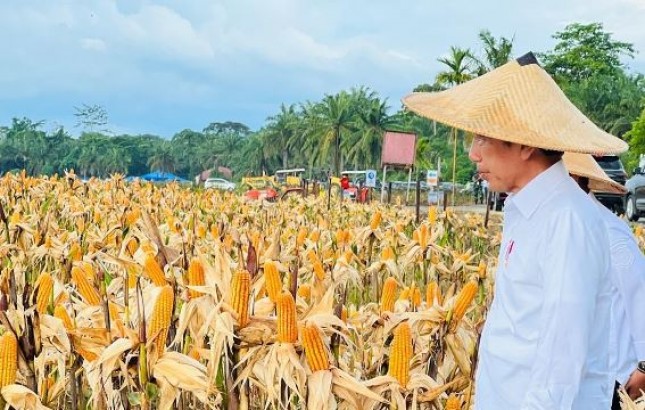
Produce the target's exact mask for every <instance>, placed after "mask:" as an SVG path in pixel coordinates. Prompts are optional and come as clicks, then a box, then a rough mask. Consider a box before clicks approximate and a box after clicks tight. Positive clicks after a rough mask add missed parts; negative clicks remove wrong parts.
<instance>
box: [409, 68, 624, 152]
mask: <svg viewBox="0 0 645 410" xmlns="http://www.w3.org/2000/svg"><path fill="white" fill-rule="evenodd" d="M403 104H404V105H405V106H406V107H408V108H409V109H410V110H412V111H413V112H415V113H417V114H419V115H421V116H424V117H427V118H430V119H433V120H436V121H439V122H441V123H444V124H447V125H449V126H452V127H455V128H459V129H462V130H464V131H467V132H472V133H474V134H479V135H483V136H486V137H490V138H495V139H499V140H503V141H509V142H514V143H519V144H523V145H528V146H532V147H537V148H543V149H550V150H557V151H570V152H580V153H588V154H596V155H600V154H619V153H622V152H625V151H627V148H628V146H627V144H626V143H625V142H624V141H622V140H620V139H619V138H616V137H614V136H613V135H611V134H608V133H606V132H604V131H603V130H601V129H600V128H598V127H597V126H596V125H595V124H594V123H593V122H592V121H591V120H589V119H588V118H587V117H585V115H584V114H582V113H581V112H580V110H578V109H577V108H576V107H575V106H574V105H573V104H572V103H571V102H570V101H569V100H568V99H567V97H566V96H565V95H564V93H563V92H562V90H560V88H559V87H558V85H557V84H556V83H555V81H553V79H552V78H551V77H550V76H549V74H548V73H547V72H546V71H544V69H542V68H541V67H540V66H539V65H537V64H529V65H525V66H521V65H520V64H518V63H517V62H516V61H511V62H509V63H507V64H505V65H503V66H501V67H499V68H497V69H495V70H493V71H491V72H489V73H487V74H485V75H483V76H481V77H477V78H475V79H474V80H471V81H468V82H467V83H464V84H461V85H458V86H456V87H454V88H451V89H449V90H446V91H441V92H436V93H413V94H410V95H408V96H407V97H405V98H403Z"/></svg>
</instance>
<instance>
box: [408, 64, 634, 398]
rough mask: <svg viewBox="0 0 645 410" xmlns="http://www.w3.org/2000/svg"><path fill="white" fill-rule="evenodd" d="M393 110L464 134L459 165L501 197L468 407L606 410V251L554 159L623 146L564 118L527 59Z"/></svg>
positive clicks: (598, 226)
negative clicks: (467, 144) (472, 169)
mask: <svg viewBox="0 0 645 410" xmlns="http://www.w3.org/2000/svg"><path fill="white" fill-rule="evenodd" d="M403 103H404V104H405V106H407V107H408V108H409V109H410V110H412V111H414V112H416V113H417V114H420V115H422V116H425V117H428V118H430V119H433V120H436V121H439V122H443V123H445V124H447V125H450V126H452V127H455V128H458V129H461V130H464V131H466V132H468V133H469V134H470V135H471V136H472V146H471V148H470V153H469V156H470V159H471V160H472V161H473V162H475V164H476V165H477V170H478V172H479V173H480V175H481V176H482V178H483V179H485V180H487V181H488V183H489V188H490V190H492V191H497V192H508V193H509V196H508V198H507V199H506V203H505V207H504V227H503V233H502V242H501V246H500V254H499V259H498V268H497V271H496V274H495V291H494V298H493V302H492V305H491V307H490V310H489V313H488V317H487V320H486V323H485V325H484V330H483V333H482V336H481V342H480V346H479V359H478V363H479V365H478V369H477V373H476V380H475V408H476V409H478V410H500V409H502V410H518V409H519V410H529V409H544V410H547V409H548V410H555V409H558V410H568V409H576V410H583V409H584V410H595V409H598V410H600V409H602V410H606V409H607V408H609V404H610V399H611V383H610V374H609V369H608V348H609V346H608V344H609V335H608V331H607V330H608V329H609V326H610V318H609V305H610V294H609V293H610V289H609V278H608V275H609V244H608V242H607V235H606V234H605V232H604V227H603V225H602V219H601V217H600V212H599V210H598V208H597V207H596V206H595V205H594V204H593V203H591V202H590V201H589V199H588V198H587V197H586V195H585V194H584V192H582V191H581V190H580V189H579V188H578V187H577V185H576V184H575V182H574V181H573V180H572V179H571V178H570V177H569V174H568V173H567V171H566V169H565V168H564V165H563V163H562V161H561V155H562V152H564V151H577V152H588V153H596V152H602V153H607V154H609V153H620V152H624V151H625V150H627V145H626V144H625V143H624V142H623V141H621V140H619V139H618V138H616V137H613V136H611V135H609V134H607V133H605V132H604V131H602V130H600V129H599V128H598V127H596V126H595V125H594V124H593V123H592V122H591V121H590V120H589V119H587V118H586V117H585V116H584V115H583V114H582V113H581V112H580V111H579V110H578V109H577V108H575V106H574V105H573V104H572V103H571V102H570V101H569V100H567V98H566V97H565V96H564V94H563V93H562V91H561V90H560V89H559V88H558V86H557V85H556V84H555V82H554V81H553V80H552V79H551V78H550V77H549V75H548V74H547V73H546V72H545V71H544V70H543V69H542V68H541V67H540V66H539V65H538V63H537V60H536V59H535V57H534V56H533V54H532V53H529V54H527V55H525V56H522V57H520V58H518V59H517V60H514V61H511V62H509V63H507V64H505V65H503V66H502V67H500V68H497V69H496V70H493V71H491V72H489V73H487V74H485V75H483V76H481V77H478V78H476V79H474V80H472V81H469V82H467V83H464V84H462V85H459V86H457V87H454V88H452V89H449V90H446V91H442V92H438V93H414V94H411V95H409V96H407V97H406V98H404V99H403Z"/></svg>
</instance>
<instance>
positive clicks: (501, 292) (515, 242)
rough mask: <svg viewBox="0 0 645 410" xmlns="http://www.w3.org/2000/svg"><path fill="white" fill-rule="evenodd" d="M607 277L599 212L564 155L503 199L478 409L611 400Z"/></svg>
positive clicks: (590, 409)
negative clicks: (560, 159)
mask: <svg viewBox="0 0 645 410" xmlns="http://www.w3.org/2000/svg"><path fill="white" fill-rule="evenodd" d="M608 275H609V243H608V240H607V232H606V230H605V228H604V225H603V223H602V219H601V216H600V210H599V209H598V207H597V206H595V205H594V204H593V203H592V202H591V201H589V198H588V197H587V195H586V194H585V193H584V192H583V191H582V190H581V189H580V188H578V186H577V185H576V183H575V182H574V181H573V179H571V178H570V177H569V174H568V173H567V171H566V169H565V167H564V165H563V163H562V161H560V162H558V163H557V164H555V165H553V166H552V167H550V168H549V169H548V170H546V171H544V172H542V173H541V174H540V175H538V176H537V177H535V178H534V179H533V180H532V181H530V182H529V183H528V184H527V185H526V186H525V187H523V188H522V189H521V190H520V191H519V192H518V193H516V194H514V195H510V196H509V197H508V198H507V199H506V203H505V207H504V231H503V236H502V244H501V248H500V255H499V264H498V268H497V271H496V274H495V295H494V299H493V303H492V305H491V308H490V311H489V313H488V318H487V320H486V324H485V326H484V331H483V333H482V337H481V343H480V348H479V365H478V370H477V375H476V393H475V408H476V409H478V410H535V409H544V410H569V409H576V410H583V409H584V410H595V409H598V410H600V409H602V410H606V409H608V408H609V407H610V402H611V397H612V391H613V381H612V380H611V377H612V374H610V372H609V353H608V350H609V332H608V329H609V327H610V312H609V308H610V292H611V287H610V284H609V278H608Z"/></svg>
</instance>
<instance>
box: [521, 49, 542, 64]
mask: <svg viewBox="0 0 645 410" xmlns="http://www.w3.org/2000/svg"><path fill="white" fill-rule="evenodd" d="M515 61H517V63H518V64H519V65H521V66H525V65H530V64H536V65H538V66H539V65H540V63H539V62H538V60H537V58H536V57H535V54H533V52H532V51H529V52H528V53H526V54H524V55H523V56H521V57H518V58H517V59H516V60H515Z"/></svg>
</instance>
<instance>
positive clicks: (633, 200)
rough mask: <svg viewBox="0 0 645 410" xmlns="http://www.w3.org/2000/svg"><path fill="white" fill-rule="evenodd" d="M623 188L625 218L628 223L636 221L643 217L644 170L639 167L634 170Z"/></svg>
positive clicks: (644, 195)
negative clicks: (625, 192)
mask: <svg viewBox="0 0 645 410" xmlns="http://www.w3.org/2000/svg"><path fill="white" fill-rule="evenodd" d="M625 188H627V197H626V199H625V216H626V217H627V219H629V220H630V221H637V220H638V218H640V217H641V216H645V170H644V169H643V168H641V167H638V168H636V169H634V174H633V175H632V177H631V178H629V179H628V180H627V182H626V183H625Z"/></svg>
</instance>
